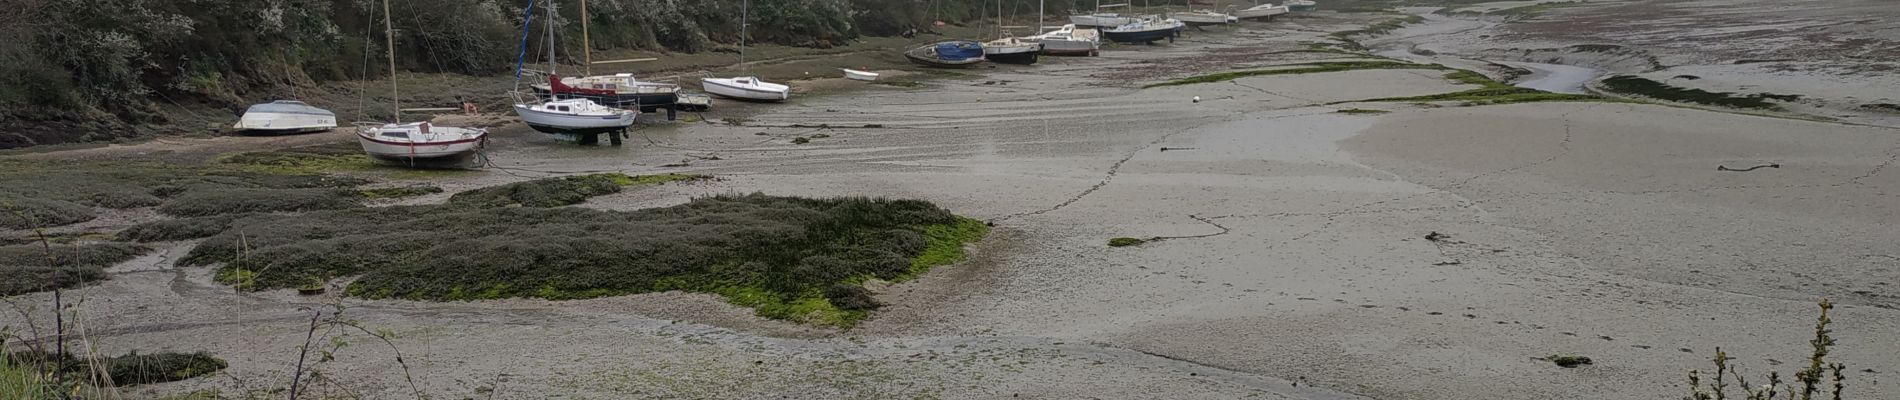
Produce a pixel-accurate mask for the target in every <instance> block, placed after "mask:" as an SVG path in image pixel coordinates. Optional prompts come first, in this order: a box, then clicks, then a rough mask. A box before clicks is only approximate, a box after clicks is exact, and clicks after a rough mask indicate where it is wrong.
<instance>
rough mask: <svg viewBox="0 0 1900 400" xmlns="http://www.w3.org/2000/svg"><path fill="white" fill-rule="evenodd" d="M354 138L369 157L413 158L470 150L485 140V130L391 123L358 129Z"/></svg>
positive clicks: (428, 157)
mask: <svg viewBox="0 0 1900 400" xmlns="http://www.w3.org/2000/svg"><path fill="white" fill-rule="evenodd" d="M356 139H357V142H358V143H361V144H362V145H363V152H365V153H369V155H370V156H371V157H376V158H380V159H386V160H409V161H414V160H425V159H437V158H450V157H459V156H463V155H467V154H470V153H473V152H475V151H476V150H479V149H481V148H482V145H483V144H484V143H487V141H488V131H487V130H484V129H481V128H461V127H451V126H434V125H433V124H430V123H428V122H411V123H407V124H398V123H390V124H383V125H374V126H366V127H363V128H362V129H358V130H357V132H356Z"/></svg>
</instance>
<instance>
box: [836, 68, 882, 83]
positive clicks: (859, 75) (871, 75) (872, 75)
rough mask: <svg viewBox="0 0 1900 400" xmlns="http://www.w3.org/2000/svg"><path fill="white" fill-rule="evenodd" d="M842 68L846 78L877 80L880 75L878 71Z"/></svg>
mask: <svg viewBox="0 0 1900 400" xmlns="http://www.w3.org/2000/svg"><path fill="white" fill-rule="evenodd" d="M840 69H842V70H844V77H845V79H850V80H858V81H875V80H877V77H878V74H877V73H876V72H871V71H859V70H855V69H850V68H840Z"/></svg>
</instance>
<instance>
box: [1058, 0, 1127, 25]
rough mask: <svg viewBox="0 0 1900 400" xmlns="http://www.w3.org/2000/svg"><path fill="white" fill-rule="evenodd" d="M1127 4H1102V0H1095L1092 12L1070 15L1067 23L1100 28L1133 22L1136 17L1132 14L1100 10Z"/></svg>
mask: <svg viewBox="0 0 1900 400" xmlns="http://www.w3.org/2000/svg"><path fill="white" fill-rule="evenodd" d="M1127 6H1128V3H1121V4H1108V5H1103V4H1102V0H1095V12H1094V13H1091V14H1087V15H1071V16H1069V23H1072V24H1075V26H1085V27H1102V28H1108V27H1117V26H1122V25H1128V24H1129V23H1133V22H1135V20H1137V19H1138V18H1136V17H1134V16H1128V15H1121V14H1117V13H1112V12H1103V11H1102V10H1104V9H1108V8H1115V7H1127Z"/></svg>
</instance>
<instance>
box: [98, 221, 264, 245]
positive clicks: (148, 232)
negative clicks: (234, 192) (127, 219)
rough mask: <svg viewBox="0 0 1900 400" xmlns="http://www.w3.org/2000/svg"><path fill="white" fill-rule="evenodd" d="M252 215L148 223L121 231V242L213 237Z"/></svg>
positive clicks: (119, 236) (119, 235) (119, 234)
mask: <svg viewBox="0 0 1900 400" xmlns="http://www.w3.org/2000/svg"><path fill="white" fill-rule="evenodd" d="M250 215H251V214H223V215H214V216H209V217H197V218H179V219H167V220H158V221H151V222H146V223H142V224H138V225H133V226H131V227H129V228H125V230H122V231H119V233H118V235H117V236H118V238H119V239H120V240H130V241H137V242H165V241H173V240H190V239H200V238H207V237H211V235H216V234H218V232H224V230H225V229H227V228H229V227H230V226H231V222H232V221H236V220H238V219H240V218H244V217H248V216H250Z"/></svg>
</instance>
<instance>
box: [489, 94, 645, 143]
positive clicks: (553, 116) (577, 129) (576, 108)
mask: <svg viewBox="0 0 1900 400" xmlns="http://www.w3.org/2000/svg"><path fill="white" fill-rule="evenodd" d="M515 114H517V115H520V116H521V122H524V123H527V124H528V127H530V128H534V130H537V131H541V132H546V133H573V134H593V133H603V132H620V131H625V130H627V127H629V126H633V120H634V118H635V117H637V116H639V115H640V114H639V113H636V112H634V111H633V110H627V109H620V108H613V107H608V106H603V105H600V104H599V103H595V102H593V101H592V100H588V99H560V100H550V101H547V102H543V103H541V104H516V105H515Z"/></svg>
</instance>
